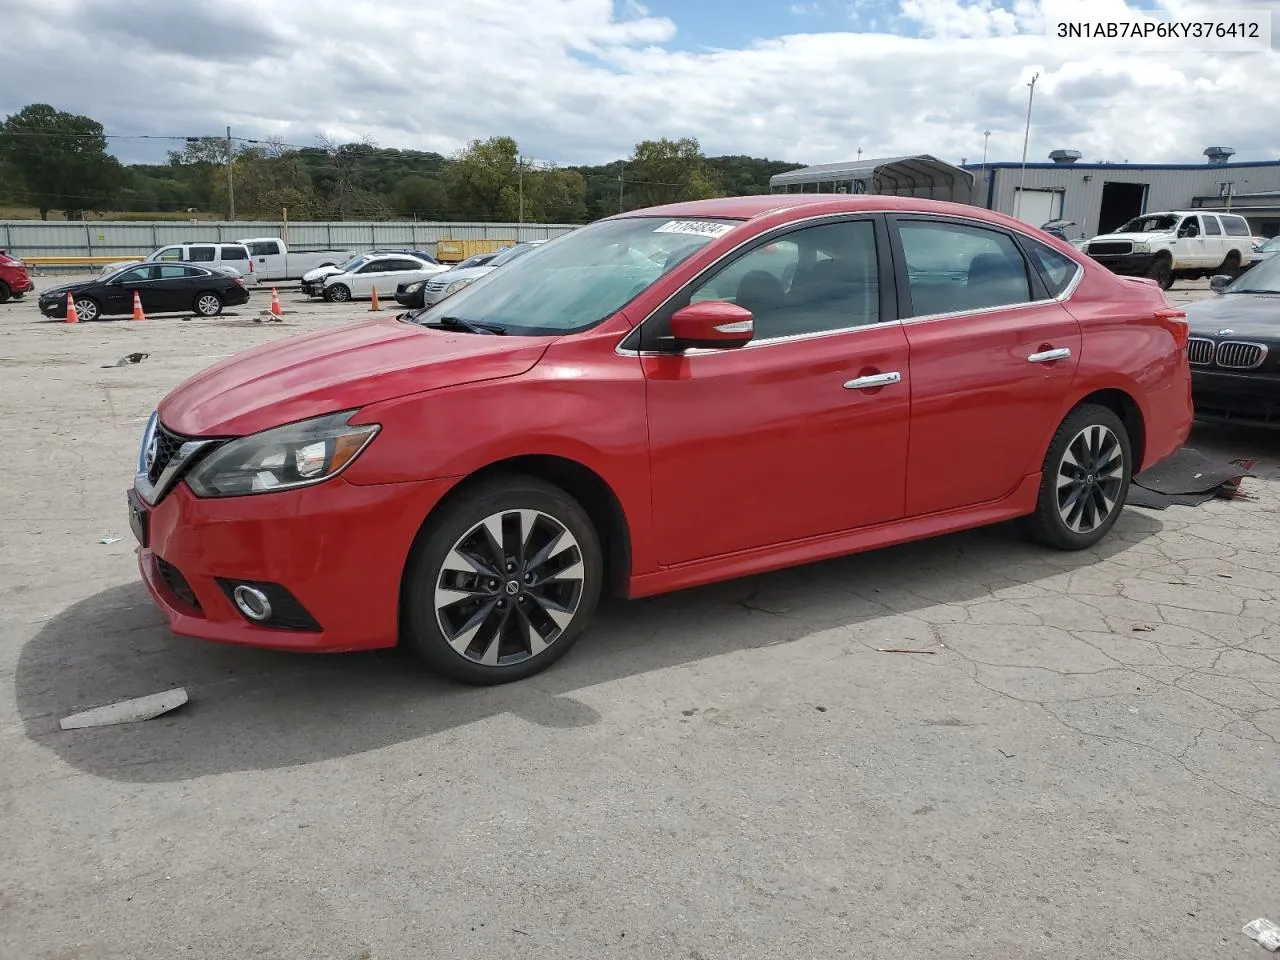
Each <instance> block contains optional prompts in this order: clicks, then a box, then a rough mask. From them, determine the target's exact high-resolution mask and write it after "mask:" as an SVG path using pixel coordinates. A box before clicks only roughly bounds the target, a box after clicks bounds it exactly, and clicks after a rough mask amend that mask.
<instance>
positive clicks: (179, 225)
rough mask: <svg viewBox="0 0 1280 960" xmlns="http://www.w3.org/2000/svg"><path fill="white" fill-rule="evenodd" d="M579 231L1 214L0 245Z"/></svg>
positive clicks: (29, 252) (345, 245) (411, 243)
mask: <svg viewBox="0 0 1280 960" xmlns="http://www.w3.org/2000/svg"><path fill="white" fill-rule="evenodd" d="M573 229H575V225H573V224H556V223H522V224H518V223H426V222H421V223H419V222H415V221H411V220H378V221H372V220H371V221H356V220H335V221H332V222H327V221H310V222H300V223H292V222H291V223H289V225H288V229H287V233H286V228H285V224H284V223H283V222H281V221H278V220H276V221H263V220H257V221H225V222H224V221H211V220H200V221H173V220H137V221H130V220H85V221H79V220H70V221H62V220H55V221H44V220H0V250H6V251H8V252H9V253H11V254H13V255H14V256H17V257H24V256H25V257H101V256H110V257H119V258H121V259H125V258H129V257H142V256H145V255H146V254H148V253H150V252H151V251H152V250H155V249H156V248H158V247H162V246H165V245H166V244H170V243H183V242H187V241H189V242H192V243H196V242H219V241H221V242H234V241H236V240H240V239H243V238H246V237H285V238H286V240H287V243H288V245H289V247H290V248H291V249H296V250H304V251H305V250H357V251H359V250H372V249H374V248H375V247H390V248H404V249H415V250H427V251H429V252H431V251H434V249H435V245H436V243H437V242H438V241H440V240H548V239H550V238H551V237H556V236H559V235H560V234H562V233H568V232H569V231H570V230H573Z"/></svg>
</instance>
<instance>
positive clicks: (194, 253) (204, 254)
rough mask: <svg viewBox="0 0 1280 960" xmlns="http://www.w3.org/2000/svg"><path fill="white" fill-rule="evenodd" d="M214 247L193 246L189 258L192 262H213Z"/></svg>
mask: <svg viewBox="0 0 1280 960" xmlns="http://www.w3.org/2000/svg"><path fill="white" fill-rule="evenodd" d="M213 255H214V249H213V247H192V248H191V249H190V251H189V254H188V256H187V259H188V260H190V261H191V262H192V263H213Z"/></svg>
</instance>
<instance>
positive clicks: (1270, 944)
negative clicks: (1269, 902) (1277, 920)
mask: <svg viewBox="0 0 1280 960" xmlns="http://www.w3.org/2000/svg"><path fill="white" fill-rule="evenodd" d="M1241 932H1242V933H1244V935H1245V936H1247V937H1249V938H1251V939H1253V940H1257V941H1258V946H1260V947H1266V948H1267V949H1268V950H1271V951H1275V950H1280V927H1277V926H1276V925H1275V924H1274V923H1272V922H1271V921H1270V920H1268V919H1267V918H1266V917H1259V918H1258V919H1257V920H1254V921H1253V922H1252V923H1246V924H1245V925H1244V930H1243V931H1241Z"/></svg>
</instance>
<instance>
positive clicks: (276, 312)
mask: <svg viewBox="0 0 1280 960" xmlns="http://www.w3.org/2000/svg"><path fill="white" fill-rule="evenodd" d="M283 314H284V311H283V310H281V309H280V294H279V293H278V292H276V288H275V287H272V288H271V315H272V316H273V317H279V316H282V315H283Z"/></svg>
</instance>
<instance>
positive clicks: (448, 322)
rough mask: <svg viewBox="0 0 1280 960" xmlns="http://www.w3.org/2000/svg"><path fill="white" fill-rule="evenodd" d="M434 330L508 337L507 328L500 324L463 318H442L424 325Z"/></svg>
mask: <svg viewBox="0 0 1280 960" xmlns="http://www.w3.org/2000/svg"><path fill="white" fill-rule="evenodd" d="M422 326H424V327H431V328H432V329H434V330H462V331H465V332H466V333H489V334H496V335H497V336H506V333H507V328H506V327H504V326H502V325H501V324H498V323H479V322H477V321H475V320H463V319H462V318H461V317H441V318H440V319H439V320H432V321H431V322H430V323H424V324H422Z"/></svg>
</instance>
